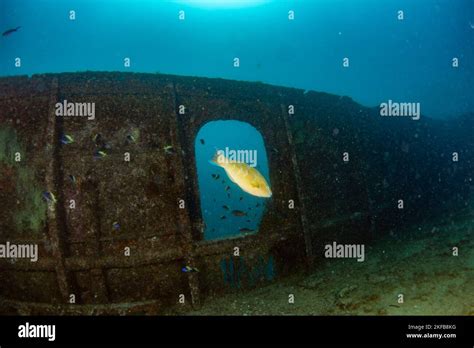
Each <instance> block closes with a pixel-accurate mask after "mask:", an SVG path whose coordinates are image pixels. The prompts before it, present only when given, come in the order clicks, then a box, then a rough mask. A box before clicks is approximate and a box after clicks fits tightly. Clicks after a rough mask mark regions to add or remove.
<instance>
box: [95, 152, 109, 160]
mask: <svg viewBox="0 0 474 348" xmlns="http://www.w3.org/2000/svg"><path fill="white" fill-rule="evenodd" d="M105 156H107V154H106V153H105V152H104V151H96V152H94V158H95V159H98V158H104V157H105Z"/></svg>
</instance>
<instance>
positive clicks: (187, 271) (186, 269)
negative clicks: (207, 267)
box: [181, 266, 199, 273]
mask: <svg viewBox="0 0 474 348" xmlns="http://www.w3.org/2000/svg"><path fill="white" fill-rule="evenodd" d="M181 271H183V272H184V273H192V272H199V270H198V269H197V268H196V267H190V266H185V267H183V268H181Z"/></svg>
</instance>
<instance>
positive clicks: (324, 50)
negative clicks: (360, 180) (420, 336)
mask: <svg viewBox="0 0 474 348" xmlns="http://www.w3.org/2000/svg"><path fill="white" fill-rule="evenodd" d="M227 4H228V5H225V4H224V0H188V1H185V0H170V1H166V0H134V1H124V0H122V1H120V0H118V1H117V0H69V1H52V0H22V1H18V0H1V1H0V30H1V31H2V32H3V31H5V30H7V29H10V28H12V27H16V26H22V28H21V29H20V30H19V31H18V32H15V33H13V34H11V35H9V36H6V37H0V47H1V49H0V75H24V74H28V75H31V74H35V73H45V72H64V71H86V70H107V71H111V70H118V71H134V72H153V73H154V72H162V73H169V74H179V75H196V76H208V77H222V78H229V79H238V80H247V81H262V82H267V83H271V84H277V85H284V86H292V87H299V88H303V89H312V90H318V91H324V92H329V93H335V94H341V95H347V96H350V97H352V98H353V99H354V100H356V101H358V102H360V103H362V104H364V105H367V106H375V105H378V104H380V103H381V102H384V101H387V100H388V99H392V100H394V101H402V102H420V103H421V111H422V113H423V114H424V115H428V116H432V117H453V116H455V115H458V114H460V113H465V112H469V111H472V110H474V105H473V104H474V101H473V98H472V90H473V87H472V86H473V81H474V1H472V0H456V1H454V0H439V1H436V0H417V1H413V0H384V1H380V0H351V1H349V0H346V1H343V0H297V1H296V0H292V1H284V0H227ZM246 4H247V5H252V6H244V5H246ZM70 10H74V11H75V12H76V19H75V20H74V21H71V20H69V11H70ZM180 10H183V11H185V20H184V21H181V20H179V18H178V14H179V11H180ZM289 10H294V11H295V20H293V21H290V20H288V11H289ZM398 10H403V11H404V17H405V18H404V20H403V21H399V20H398V19H397V11H398ZM16 57H20V58H21V60H22V62H21V63H22V65H21V67H20V68H16V67H15V66H14V59H15V58H16ZM125 57H129V58H130V59H131V66H130V67H129V68H126V67H124V65H123V63H124V58H125ZM235 57H238V58H240V63H241V65H240V67H239V68H235V67H234V66H233V59H234V58H235ZM344 57H348V58H349V59H350V67H349V68H343V66H342V59H343V58H344ZM453 57H457V58H459V67H458V68H453V67H452V66H451V61H452V58H453Z"/></svg>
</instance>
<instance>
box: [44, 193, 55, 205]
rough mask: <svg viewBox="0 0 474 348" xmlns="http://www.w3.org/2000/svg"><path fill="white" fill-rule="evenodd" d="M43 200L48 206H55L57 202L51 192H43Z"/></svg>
mask: <svg viewBox="0 0 474 348" xmlns="http://www.w3.org/2000/svg"><path fill="white" fill-rule="evenodd" d="M43 199H44V200H45V201H46V202H48V204H55V203H56V202H57V201H56V197H55V196H54V194H53V193H52V192H49V191H44V192H43Z"/></svg>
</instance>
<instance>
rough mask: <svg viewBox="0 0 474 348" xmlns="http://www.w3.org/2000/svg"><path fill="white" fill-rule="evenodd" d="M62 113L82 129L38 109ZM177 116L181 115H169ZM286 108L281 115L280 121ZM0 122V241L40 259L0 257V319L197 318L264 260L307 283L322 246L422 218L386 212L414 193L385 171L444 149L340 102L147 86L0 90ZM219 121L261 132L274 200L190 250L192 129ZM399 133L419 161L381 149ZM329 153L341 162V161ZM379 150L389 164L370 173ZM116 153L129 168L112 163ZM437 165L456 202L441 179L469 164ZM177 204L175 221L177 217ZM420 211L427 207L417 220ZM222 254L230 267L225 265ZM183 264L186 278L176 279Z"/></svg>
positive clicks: (25, 85) (217, 84) (55, 82)
mask: <svg viewBox="0 0 474 348" xmlns="http://www.w3.org/2000/svg"><path fill="white" fill-rule="evenodd" d="M63 100H67V101H69V102H95V104H96V119H95V120H90V121H88V120H85V119H84V118H77V117H69V118H68V117H57V116H55V114H54V105H55V103H57V102H62V101H63ZM179 105H184V106H185V109H186V112H185V114H184V115H183V114H180V113H179V112H178V107H179ZM289 105H293V106H294V108H295V114H294V115H288V114H287V113H286V110H287V108H288V106H289ZM0 111H1V114H0V130H3V132H4V133H2V134H7V135H8V137H9V138H8V141H9V142H10V143H12V141H13V140H14V141H15V145H16V146H18V148H19V149H20V150H19V151H20V152H21V153H22V158H23V159H22V161H21V162H14V161H12V160H11V159H9V158H3V159H2V161H3V162H1V164H0V165H1V168H2V171H1V172H0V186H1V188H2V190H1V192H0V204H1V206H2V207H5V208H4V209H3V210H2V212H1V217H0V228H1V234H0V243H3V242H5V241H10V242H11V243H22V242H23V243H38V245H39V248H40V252H39V255H40V258H39V260H38V262H30V261H29V260H18V261H16V262H14V263H12V262H10V261H7V260H1V259H0V277H1V278H2V279H1V283H0V284H1V285H0V296H1V299H2V300H1V301H0V313H2V314H15V313H20V314H58V313H59V314H136V313H138V314H157V313H173V308H176V306H184V307H189V306H199V304H200V303H201V302H202V301H203V299H204V300H205V299H206V298H209V297H210V296H214V295H218V294H220V293H223V292H225V291H241V290H242V289H246V288H251V287H255V286H259V285H260V284H262V283H264V282H266V281H270V280H269V279H266V278H265V275H264V274H260V275H259V276H255V272H254V271H255V270H258V269H259V267H261V264H262V262H263V263H266V262H270V261H269V260H270V259H271V260H272V262H274V263H275V267H276V273H277V274H278V276H284V275H285V274H288V273H290V272H297V271H301V270H307V269H308V267H311V265H312V264H313V263H314V262H315V260H316V262H317V260H318V258H320V257H321V255H322V246H323V245H324V243H325V242H326V241H329V240H334V239H335V238H339V239H340V240H341V241H343V240H351V241H354V240H359V241H364V242H369V241H370V240H371V239H373V238H374V235H375V234H377V233H385V232H387V231H389V230H390V229H391V228H393V226H395V225H397V224H399V223H400V221H401V220H406V221H409V220H410V219H412V220H416V219H420V218H421V217H422V215H423V214H428V213H427V212H426V211H425V212H423V211H422V210H421V209H418V210H417V209H413V210H411V211H410V212H409V213H406V212H405V211H404V212H400V211H397V210H396V209H395V202H396V200H397V199H398V197H400V196H401V195H403V197H405V199H406V200H408V201H410V200H411V201H412V202H413V201H415V199H416V196H417V194H418V192H417V187H418V186H417V184H416V182H415V183H413V182H410V178H411V175H412V174H413V175H414V176H413V177H415V176H416V175H415V169H414V168H410V167H409V168H408V169H407V170H408V171H404V172H403V173H405V174H403V175H402V174H400V173H401V172H402V171H401V169H403V168H402V167H403V166H404V163H407V164H409V163H415V162H417V161H418V160H419V158H420V157H421V156H425V155H426V153H427V154H428V155H427V157H426V156H425V157H424V158H425V167H426V168H428V167H429V166H431V167H430V168H429V169H426V171H432V170H433V166H435V165H437V164H436V161H437V160H438V158H437V155H436V154H437V151H439V150H440V148H441V145H440V141H441V140H442V141H444V140H445V138H446V137H447V135H444V133H443V132H442V127H441V126H440V125H438V124H437V123H436V122H434V121H433V122H431V121H426V122H420V123H419V126H417V127H418V128H417V129H416V130H413V128H408V127H406V125H405V124H401V125H398V126H397V127H395V128H393V127H391V128H390V129H389V128H387V127H386V126H387V124H384V123H383V122H381V121H380V118H378V117H377V115H376V110H371V109H367V108H364V107H362V106H360V105H358V104H356V103H354V102H353V101H352V100H350V99H349V98H346V97H342V98H341V97H338V96H333V95H328V94H325V93H316V92H309V93H305V92H304V91H303V90H298V89H291V88H284V87H275V86H270V85H264V84H261V83H248V82H236V81H228V80H221V79H206V78H193V77H180V76H171V75H161V74H132V73H74V74H73V73H63V74H47V75H35V76H33V77H31V78H26V77H12V78H2V79H0ZM230 119H232V120H240V121H244V122H247V123H249V124H251V125H252V126H254V127H255V128H256V129H257V130H258V131H259V132H260V133H261V134H262V136H263V139H264V141H265V146H266V148H267V153H268V156H269V158H268V160H269V172H270V176H271V182H272V185H273V187H272V189H273V193H274V196H273V198H272V201H271V204H270V205H269V207H268V209H267V211H266V212H265V214H264V217H263V220H262V222H261V225H260V229H259V231H258V233H257V234H256V235H252V236H245V237H240V238H232V239H225V240H217V241H212V242H209V241H204V240H203V230H202V226H203V221H202V217H201V214H200V206H199V204H200V203H199V188H198V185H197V173H196V165H195V155H194V143H195V137H196V135H197V133H198V132H199V130H200V128H201V127H202V126H203V125H205V124H206V123H207V122H210V121H213V120H230ZM130 129H137V130H139V132H140V141H138V142H137V143H136V144H133V145H131V144H127V143H125V142H124V141H123V139H124V137H125V135H126V134H127V132H129V131H130ZM336 130H337V131H336ZM415 131H416V132H418V133H419V134H420V135H419V138H417V139H419V140H417V142H419V145H420V146H421V147H422V148H423V149H426V151H427V152H426V153H425V154H421V153H418V152H416V153H411V154H408V155H407V154H406V153H403V152H400V151H396V150H394V148H395V149H396V148H397V146H398V147H400V146H401V145H400V144H398V143H397V144H395V142H396V139H399V138H400V135H401V134H405V135H407V133H410V134H411V133H412V132H415ZM63 133H67V134H71V135H73V136H74V139H75V141H74V143H73V144H71V145H70V146H61V144H60V142H59V137H60V135H61V134H63ZM97 133H100V134H101V135H102V136H103V137H104V138H105V139H107V140H108V142H109V143H110V144H111V145H112V146H111V149H110V151H109V153H108V155H107V156H106V157H105V158H101V159H99V160H97V159H94V157H93V153H94V150H95V146H94V142H93V141H92V140H91V139H92V137H93V135H94V134H97ZM433 134H437V135H438V136H439V138H438V139H433V138H432V135H433ZM428 135H429V136H428ZM12 139H13V140H12ZM390 141H392V142H394V144H391V145H393V146H392V147H390V146H391V145H390V144H388V143H389V142H390ZM454 142H455V141H454ZM463 142H464V143H463ZM466 143H467V144H469V142H466V140H465V139H459V144H464V145H462V148H461V149H460V150H458V151H461V152H462V151H464V147H465V146H466V145H465V144H466ZM471 144H472V141H471ZM167 145H171V146H173V148H174V149H175V151H174V154H173V155H167V154H166V153H165V152H164V151H163V147H164V146H167ZM455 145H456V144H453V146H454V147H455ZM459 146H460V147H461V145H459ZM345 151H348V152H349V153H350V156H351V161H349V162H348V163H345V162H343V161H342V153H343V152H345ZM387 151H390V153H391V155H392V156H393V157H392V159H393V160H392V162H391V163H393V162H395V163H396V165H395V166H393V165H391V164H388V162H387V161H385V160H384V156H385V157H386V156H387V155H385V153H386V152H387ZM126 152H127V153H129V154H130V156H131V161H130V162H126V161H124V153H126ZM389 156H390V154H389ZM471 156H472V154H471ZM426 158H427V159H426ZM384 161H385V162H384ZM397 166H398V167H397ZM439 167H440V168H439V171H440V172H441V173H446V176H447V177H448V178H449V180H450V181H448V182H447V183H445V187H448V186H449V187H450V188H451V189H454V190H456V191H457V192H462V191H465V186H463V185H462V184H458V185H457V186H456V185H455V186H454V187H453V186H452V182H455V180H456V178H459V177H463V175H464V174H465V173H466V172H468V171H469V170H472V164H471V167H468V166H467V165H466V166H464V167H461V166H458V168H457V171H456V172H449V173H448V172H446V169H445V167H443V166H439ZM418 170H420V169H418ZM421 170H423V169H421ZM70 173H74V175H75V176H76V177H77V178H80V180H79V182H78V183H77V185H76V186H73V185H71V183H70V182H69V181H68V175H69V174H70ZM397 175H398V178H400V177H401V178H402V179H399V182H398V184H400V180H401V181H402V182H403V184H402V186H396V185H395V182H393V183H392V182H391V183H390V185H393V186H389V187H385V188H384V189H383V190H381V189H380V187H383V185H384V180H389V179H387V178H396V177H397ZM400 175H402V176H400ZM25 178H26V179H28V180H27V181H28V183H29V184H30V185H26V184H25V180H26V179H25ZM157 178H159V180H157ZM22 180H23V181H22ZM416 180H418V179H416ZM433 184H434V181H433ZM25 185H26V186H25ZM380 185H382V186H380ZM22 190H26V191H27V192H26V194H25V192H23V191H22ZM42 190H47V191H51V192H55V193H56V195H57V200H58V203H57V205H56V209H54V211H51V210H48V209H47V208H46V207H45V206H44V205H43V206H41V205H38V204H37V205H33V206H31V204H30V203H28V202H27V201H25V200H26V199H28V197H30V198H31V197H32V196H34V195H35V194H36V193H37V192H41V191H42ZM30 191H31V192H30ZM451 196H453V195H449V197H451ZM25 197H26V198H25ZM180 199H183V200H184V201H185V202H186V209H180V208H179V206H178V201H179V200H180ZM464 199H467V198H466V197H461V198H459V197H458V202H457V203H458V204H462V203H463V202H464ZM71 200H74V201H75V204H76V206H75V208H74V209H71V208H70V202H71ZM290 200H293V201H295V208H294V209H290V208H289V202H290ZM29 204H30V205H29ZM436 208H437V205H436V204H434V203H433V212H435V211H436ZM25 215H26V216H29V218H25ZM117 216H120V217H122V220H123V221H122V228H121V231H120V233H117V232H116V231H114V230H113V229H112V228H111V223H112V222H113V221H115V220H117ZM33 217H34V219H33ZM235 247H238V248H239V250H240V256H235V255H234V248H235ZM125 248H129V250H130V255H126V253H125V252H124V250H125ZM186 264H193V265H195V266H196V267H197V268H199V270H200V272H199V273H183V272H181V268H182V267H183V265H186ZM71 295H74V298H75V303H74V304H71ZM181 295H184V298H185V301H184V304H181V303H180V302H179V300H180V299H181V298H182V297H180V296H181Z"/></svg>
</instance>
